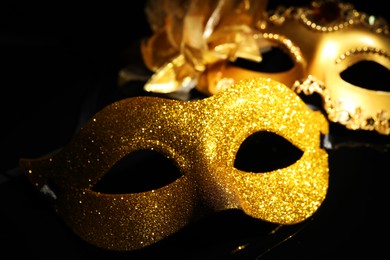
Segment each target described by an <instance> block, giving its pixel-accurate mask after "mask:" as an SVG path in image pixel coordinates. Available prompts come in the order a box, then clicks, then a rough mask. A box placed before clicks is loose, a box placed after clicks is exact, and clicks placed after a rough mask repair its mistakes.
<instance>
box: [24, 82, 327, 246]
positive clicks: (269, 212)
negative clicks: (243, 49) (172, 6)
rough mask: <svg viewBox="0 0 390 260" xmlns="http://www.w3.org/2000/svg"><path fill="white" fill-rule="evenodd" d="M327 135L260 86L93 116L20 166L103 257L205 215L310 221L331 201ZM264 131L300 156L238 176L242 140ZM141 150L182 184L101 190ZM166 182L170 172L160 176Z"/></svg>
mask: <svg viewBox="0 0 390 260" xmlns="http://www.w3.org/2000/svg"><path fill="white" fill-rule="evenodd" d="M327 131H328V123H327V120H326V119H325V117H324V116H323V115H322V114H321V113H320V112H319V111H313V110H311V109H310V108H309V107H307V106H306V104H305V103H304V102H303V101H302V100H301V99H300V98H299V96H298V95H297V94H296V93H295V92H294V91H292V90H291V89H290V88H288V87H286V86H285V85H283V84H281V83H279V82H276V81H273V80H271V79H261V78H259V79H254V80H247V81H242V82H239V83H236V84H234V85H232V86H231V87H230V88H227V89H226V90H224V91H221V92H220V93H217V94H216V95H213V96H211V97H208V98H205V99H202V100H193V101H179V100H173V99H165V98H159V97H145V96H144V97H133V98H128V99H123V100H120V101H117V102H115V103H112V104H110V105H109V106H107V107H105V108H104V109H102V110H101V111H99V112H98V113H96V114H95V116H93V118H91V119H90V120H89V121H88V122H87V124H86V125H85V126H84V127H83V128H82V129H80V131H79V132H78V133H77V134H76V135H75V136H74V138H73V139H72V140H71V142H70V143H69V144H68V145H67V146H65V147H64V148H63V149H62V150H60V151H58V152H57V153H55V154H53V155H49V156H47V157H44V158H38V159H21V161H20V166H21V167H22V168H23V169H24V171H25V172H26V174H27V176H28V178H29V179H30V180H31V182H32V183H33V184H34V186H35V188H36V189H37V190H39V191H40V192H41V193H43V194H45V195H46V196H48V197H49V198H50V199H51V203H52V206H53V208H54V210H55V211H56V212H57V213H58V215H59V216H60V217H61V218H62V219H63V220H64V221H65V222H66V224H67V225H68V226H69V227H70V228H71V229H72V230H73V231H74V232H75V233H76V234H77V235H79V236H80V237H81V238H82V239H84V240H85V241H87V242H89V243H91V244H93V245H96V246H98V247H102V248H105V249H110V250H118V251H126V250H135V249H140V248H143V247H146V246H148V245H151V244H153V243H156V242H158V241H160V240H161V239H164V238H165V237H167V236H169V235H171V234H173V233H175V232H177V231H179V230H180V229H181V228H183V227H184V226H185V225H187V224H189V223H190V222H191V221H193V220H194V219H195V218H198V217H199V215H200V208H202V207H206V208H208V209H211V210H213V211H222V210H227V209H240V210H242V211H243V212H245V213H246V214H247V215H249V216H251V217H253V218H258V219H261V220H264V221H268V222H271V223H278V224H283V225H290V224H295V223H298V222H302V221H304V220H305V219H307V218H308V217H310V216H311V215H312V214H314V212H316V210H317V209H318V208H319V207H320V205H321V204H322V202H323V200H324V199H325V196H326V193H327V188H328V171H329V170H328V154H327V152H326V151H325V150H324V149H323V148H321V145H320V139H321V134H326V133H327ZM264 132H267V133H273V134H276V135H278V136H281V137H283V138H284V139H286V140H287V141H289V142H290V143H291V144H292V145H293V146H295V147H296V148H298V149H299V150H301V151H302V153H301V156H300V157H299V158H298V159H297V160H296V161H295V162H294V163H291V164H290V165H288V166H283V167H281V168H278V169H275V170H270V171H264V172H253V171H246V170H240V169H238V168H237V167H235V159H236V154H237V151H238V150H239V148H240V146H241V145H242V144H243V143H244V141H245V140H247V139H248V138H250V136H253V135H254V134H256V133H264ZM142 150H149V151H155V152H158V153H160V154H162V155H163V156H165V158H167V159H168V160H171V161H172V162H173V164H174V165H175V166H176V167H177V168H178V169H179V171H180V173H181V176H179V177H178V178H176V179H175V180H173V181H172V182H170V183H169V184H167V185H165V186H163V187H161V188H157V189H152V190H146V191H138V192H133V193H116V194H113V193H104V192H100V191H96V188H95V187H96V186H97V185H98V184H99V182H100V181H101V180H102V179H103V178H104V177H105V175H106V174H108V172H110V170H111V169H112V168H114V167H115V166H116V165H117V164H118V163H119V162H120V161H121V160H122V159H123V158H125V157H126V156H129V155H132V154H134V153H136V152H137V151H142ZM256 160H259V161H261V160H262V158H256ZM149 163H152V162H149ZM126 174H131V175H135V174H139V173H135V172H126ZM165 174H168V175H169V174H170V173H169V172H164V171H162V170H161V172H158V175H165ZM139 177H142V174H141V176H139ZM129 185H130V184H129Z"/></svg>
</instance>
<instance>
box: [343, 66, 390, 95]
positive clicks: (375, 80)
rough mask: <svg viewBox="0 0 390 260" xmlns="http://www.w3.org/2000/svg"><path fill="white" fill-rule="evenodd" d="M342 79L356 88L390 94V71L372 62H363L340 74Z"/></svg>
mask: <svg viewBox="0 0 390 260" xmlns="http://www.w3.org/2000/svg"><path fill="white" fill-rule="evenodd" d="M340 77H341V78H342V79H343V80H344V81H346V82H348V83H350V84H352V85H355V86H359V87H361V88H365V89H368V90H375V91H386V92H390V88H389V86H390V69H389V68H386V67H385V66H383V65H382V64H380V63H378V62H375V61H372V60H361V61H358V62H357V63H355V64H353V65H352V66H350V67H348V68H347V69H345V70H343V71H342V72H341V73H340Z"/></svg>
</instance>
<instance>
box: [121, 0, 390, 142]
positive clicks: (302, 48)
mask: <svg viewBox="0 0 390 260" xmlns="http://www.w3.org/2000/svg"><path fill="white" fill-rule="evenodd" d="M173 3H175V4H172V5H166V6H165V7H166V8H165V9H163V10H162V9H161V8H158V7H157V5H153V2H152V1H150V3H149V5H148V6H147V14H149V21H150V24H151V27H152V28H153V31H154V35H153V36H151V37H150V38H149V39H148V40H146V41H144V43H143V45H142V56H143V60H144V62H145V64H146V65H147V67H148V68H149V69H150V70H151V71H153V72H154V74H153V75H152V76H151V77H150V79H148V80H147V82H146V84H145V90H147V91H149V92H155V93H172V92H186V93H187V92H188V91H190V90H191V89H193V88H196V89H197V90H199V91H200V92H202V93H204V94H206V95H214V94H215V93H217V92H219V91H221V90H222V89H224V88H225V87H227V86H229V85H231V84H232V83H234V82H235V81H236V80H240V79H246V78H254V77H265V78H268V77H269V78H272V79H274V80H276V81H279V82H281V83H283V84H285V85H287V86H289V87H291V88H293V89H294V90H295V91H296V92H297V93H303V94H305V95H310V94H313V93H317V94H319V95H320V96H321V98H322V101H323V102H322V103H323V104H322V105H323V108H324V110H325V111H326V113H327V114H328V119H329V120H330V121H332V122H336V123H340V124H342V125H344V126H346V128H347V129H351V130H369V131H375V132H377V133H380V134H383V135H389V134H390V93H389V89H388V86H387V84H388V81H387V82H386V80H382V81H377V82H376V83H372V82H374V81H371V82H369V83H368V84H367V83H362V82H363V81H365V82H367V81H368V80H367V78H371V76H370V75H364V77H363V76H362V77H360V78H365V80H362V82H356V81H352V80H349V79H348V77H347V76H346V75H347V74H348V73H349V72H348V71H349V70H350V69H351V68H352V67H354V66H355V67H356V66H366V67H373V66H375V69H377V70H379V71H384V72H385V74H386V73H387V75H388V74H389V70H390V53H389V46H390V36H389V30H388V25H387V23H386V21H385V20H384V19H382V18H381V17H375V16H370V15H368V14H366V13H364V12H360V11H358V10H356V9H355V8H354V7H353V5H352V4H349V3H343V2H341V1H334V0H328V1H327V0H324V1H321V0H319V1H313V2H312V3H311V5H310V6H303V7H293V6H292V7H289V8H286V7H284V6H277V8H276V9H275V10H272V11H271V10H268V12H266V9H267V3H268V1H194V2H193V5H192V4H183V2H173ZM184 3H186V2H184ZM172 6H176V7H180V8H176V9H174V8H172ZM169 7H171V8H169ZM174 10H176V11H174ZM152 14H153V15H152ZM152 17H158V18H154V19H152ZM195 18H197V19H195ZM177 24H182V26H175V25H177ZM194 35H196V36H194ZM189 36H191V37H189ZM275 48H278V49H281V50H283V52H284V53H286V54H287V55H288V56H289V58H290V59H291V61H292V66H291V67H288V68H282V69H280V68H278V69H276V70H275V71H270V70H268V71H261V68H264V67H268V68H270V67H271V68H272V67H275V66H276V65H277V64H280V62H279V61H278V60H277V59H273V60H272V58H271V59H269V58H267V59H266V61H265V59H264V58H265V56H267V55H268V53H269V52H270V50H272V49H275ZM271 63H275V66H272V65H270V64H271ZM276 67H277V66H276ZM325 68H326V69H325ZM279 69H280V70H279ZM363 71H364V70H363ZM363 73H364V72H363ZM125 74H126V70H122V73H121V74H120V75H121V77H122V80H121V81H122V82H124V81H126V77H125ZM355 74H356V73H355ZM378 77H381V76H378ZM382 77H383V75H382ZM387 78H388V77H387Z"/></svg>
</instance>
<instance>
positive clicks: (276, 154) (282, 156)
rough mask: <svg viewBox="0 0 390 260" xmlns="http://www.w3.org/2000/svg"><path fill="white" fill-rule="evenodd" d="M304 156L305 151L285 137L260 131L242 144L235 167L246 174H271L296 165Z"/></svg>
mask: <svg viewBox="0 0 390 260" xmlns="http://www.w3.org/2000/svg"><path fill="white" fill-rule="evenodd" d="M302 155H303V151H302V150H301V149H299V148H298V147H296V146H295V145H293V144H292V143H291V142H290V141H288V140H287V139H285V138H284V137H282V136H280V135H277V134H275V133H272V132H268V131H259V132H255V133H253V134H252V135H250V136H249V137H247V138H246V139H245V140H244V142H242V144H241V145H240V148H239V149H238V151H237V154H236V158H235V161H234V167H235V168H236V169H238V170H241V171H245V172H255V173H264V172H270V171H273V170H277V169H282V168H285V167H288V166H289V165H292V164H294V163H295V162H296V161H298V160H299V159H300V158H301V157H302Z"/></svg>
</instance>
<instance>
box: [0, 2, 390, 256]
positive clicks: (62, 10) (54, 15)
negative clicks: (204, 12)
mask: <svg viewBox="0 0 390 260" xmlns="http://www.w3.org/2000/svg"><path fill="white" fill-rule="evenodd" d="M280 3H282V4H286V5H291V4H299V3H308V1H270V5H271V6H275V5H277V4H280ZM352 3H354V4H355V5H356V7H360V10H362V11H366V12H367V13H372V14H380V15H382V16H388V13H387V12H386V10H387V9H386V8H385V7H384V4H385V3H384V2H380V1H369V3H368V2H367V1H352ZM131 4H132V3H129V5H131ZM142 4H143V2H142V1H141V2H137V4H134V5H133V6H132V8H129V7H127V5H126V6H120V5H118V6H115V5H113V4H110V5H108V6H107V4H104V5H103V4H100V5H99V4H96V3H95V4H94V5H93V6H88V7H86V6H55V5H54V4H52V6H50V5H49V6H38V5H35V4H31V3H30V4H28V5H24V6H18V5H16V4H7V5H5V6H3V8H2V9H1V12H2V15H1V18H0V26H1V31H0V64H1V73H0V75H1V77H0V86H1V92H2V94H1V98H2V102H1V106H0V108H1V110H0V113H1V123H2V129H1V135H0V138H1V146H0V149H1V154H2V155H1V174H0V230H1V232H0V258H1V259H15V258H16V257H40V258H41V259H57V258H58V259H60V258H72V259H156V258H166V259H260V260H263V259H267V260H268V259H334V258H345V259H352V258H357V257H359V258H360V257H361V258H367V259H377V258H382V256H388V249H387V247H388V242H389V238H388V236H389V233H388V232H389V217H388V213H387V211H388V209H387V207H388V205H389V199H390V196H389V194H388V190H389V181H388V180H389V174H390V171H389V161H390V151H389V149H390V138H389V136H380V135H378V134H375V133H371V132H363V131H350V130H346V129H345V128H344V127H342V126H340V125H337V124H332V123H331V124H330V135H329V136H328V139H327V140H328V141H327V142H328V143H327V146H326V147H327V149H328V153H329V172H330V183H329V191H328V194H327V198H326V200H325V201H324V203H323V204H322V206H321V208H320V209H319V210H318V211H317V212H316V214H314V215H313V216H312V217H311V218H309V219H308V220H307V221H305V222H303V223H300V224H297V225H293V226H278V225H274V224H270V223H265V222H262V221H260V220H256V219H252V218H250V217H248V216H246V215H245V214H243V213H242V212H240V211H237V210H234V211H226V212H218V213H213V214H209V215H207V216H205V217H204V218H202V219H200V220H199V221H198V222H196V223H193V224H192V225H189V226H187V227H186V228H185V229H183V230H181V231H180V232H179V233H177V234H175V235H173V236H172V237H169V238H167V239H165V240H163V241H161V242H159V243H157V244H155V245H153V246H151V247H150V248H147V249H144V250H140V251H137V252H124V253H118V252H111V251H107V250H103V249H100V248H96V247H94V246H92V245H89V244H86V243H85V242H84V241H82V240H81V239H79V238H78V237H77V236H75V235H74V234H73V233H72V232H71V230H70V229H68V227H66V226H65V225H64V223H62V222H61V220H60V219H59V218H58V217H57V215H56V214H55V213H54V212H53V211H52V210H51V208H50V206H49V204H48V203H47V201H46V200H45V199H44V198H42V197H41V196H40V194H38V193H37V192H36V191H35V190H34V188H33V187H32V186H31V184H30V183H29V182H28V181H27V179H26V178H25V177H24V175H23V174H22V173H21V171H20V169H19V168H18V165H17V163H18V159H19V158H21V157H27V158H33V157H38V156H41V155H44V154H47V153H50V152H52V151H55V150H57V149H60V148H61V147H62V146H63V145H65V144H66V143H67V142H68V141H69V140H70V138H71V137H72V135H73V134H74V133H75V131H77V129H78V128H79V127H80V126H82V125H83V123H84V122H85V121H86V120H88V119H89V118H90V116H92V115H93V114H94V113H95V112H96V111H98V110H99V109H100V108H102V107H104V106H105V105H107V104H110V103H112V102H114V101H116V100H119V99H121V98H125V97H128V96H138V95H149V94H147V93H144V92H143V91H142V82H138V83H136V82H134V83H133V84H132V85H131V86H127V87H126V88H124V89H120V88H118V87H117V76H118V75H117V74H118V71H119V70H120V69H121V68H123V66H125V65H127V64H128V63H132V64H138V65H139V67H138V69H140V73H144V72H145V71H144V70H143V68H142V64H141V63H140V60H139V56H138V55H137V52H136V51H134V50H136V47H134V46H137V43H138V40H139V39H140V38H142V37H144V36H145V35H148V34H149V28H148V24H147V22H146V21H145V18H144V17H143V16H142V8H143V6H142ZM132 16H134V17H137V19H138V22H137V23H135V22H134V21H133V20H132V19H130V17H132ZM130 61H131V62H130ZM355 73H356V78H358V79H357V80H359V78H361V77H362V75H364V73H359V72H355ZM387 73H388V72H387ZM352 74H353V73H352ZM387 75H388V74H387ZM348 77H353V75H351V74H350V75H348ZM367 78H369V77H368V76H367V77H366V79H367ZM387 78H388V76H387ZM375 80H378V79H377V78H376V79H375ZM388 86H389V88H390V84H389V85H388ZM387 91H389V89H387ZM192 96H193V97H194V98H202V96H201V95H200V94H199V93H195V92H194V93H192ZM306 101H307V102H308V103H311V102H312V103H313V104H314V105H315V106H317V105H318V104H317V102H318V100H315V99H309V98H308V99H306ZM281 163H282V162H281ZM6 256H7V257H8V258H7V257H6Z"/></svg>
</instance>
